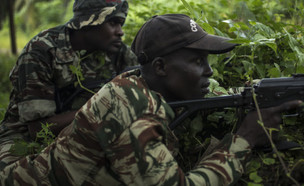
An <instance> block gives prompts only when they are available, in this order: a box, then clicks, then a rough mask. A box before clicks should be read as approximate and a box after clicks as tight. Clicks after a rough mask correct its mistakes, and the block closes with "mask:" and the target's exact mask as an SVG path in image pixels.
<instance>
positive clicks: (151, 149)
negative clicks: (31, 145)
mask: <svg viewBox="0 0 304 186" xmlns="http://www.w3.org/2000/svg"><path fill="white" fill-rule="evenodd" d="M173 118H174V113H173V111H172V109H171V108H170V107H169V105H168V104H166V102H165V101H164V99H163V98H162V96H161V95H160V94H158V93H157V92H154V91H151V90H149V89H148V87H147V85H146V83H145V81H144V80H143V79H142V78H141V77H140V71H139V70H134V71H130V72H126V73H124V74H122V75H120V76H118V77H116V78H115V79H114V80H113V81H112V82H110V83H108V84H106V85H105V86H104V87H103V88H102V89H101V90H100V91H99V92H98V93H97V94H95V95H94V96H93V97H92V98H91V99H90V100H89V101H88V102H87V103H86V104H85V105H84V106H83V107H82V108H81V109H80V110H79V111H78V112H77V114H76V118H75V120H74V121H73V123H72V124H71V125H69V126H68V127H66V128H65V129H64V130H63V131H62V132H61V133H60V134H59V136H58V138H57V139H56V140H55V142H54V143H53V144H51V145H50V146H48V147H47V148H46V149H45V150H44V151H43V152H42V153H41V154H39V155H32V156H27V157H25V158H23V159H21V160H19V161H17V162H15V163H13V164H11V165H9V166H7V167H6V168H5V169H4V170H2V171H1V172H0V180H1V185H6V186H10V185H145V186H148V185H212V186H215V185H228V184H232V183H234V182H235V181H236V180H237V179H238V178H239V177H240V176H241V174H242V173H243V172H244V169H243V165H244V164H245V163H246V161H247V159H248V155H249V154H250V152H251V150H250V149H249V144H248V143H247V141H246V140H244V139H243V138H240V137H238V136H235V135H227V136H225V138H224V139H223V140H222V141H221V142H220V144H219V145H218V146H217V147H216V148H215V150H213V151H212V152H211V153H210V154H209V155H207V156H205V157H204V158H203V159H202V160H200V161H199V162H198V164H197V166H196V167H195V168H193V169H192V170H191V171H189V172H185V173H184V172H183V171H182V170H181V169H180V168H179V166H178V162H176V161H175V159H174V154H176V152H175V151H174V150H175V148H174V147H175V146H176V145H175V144H176V143H177V141H175V140H174V139H175V138H174V135H173V134H172V132H171V131H170V130H169V129H168V123H169V122H170V121H172V119H173Z"/></svg>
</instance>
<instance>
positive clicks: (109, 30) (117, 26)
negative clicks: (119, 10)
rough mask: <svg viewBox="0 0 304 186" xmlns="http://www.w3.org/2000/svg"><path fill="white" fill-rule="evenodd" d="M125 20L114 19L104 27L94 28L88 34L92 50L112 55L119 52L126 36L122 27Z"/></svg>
mask: <svg viewBox="0 0 304 186" xmlns="http://www.w3.org/2000/svg"><path fill="white" fill-rule="evenodd" d="M124 21H125V19H123V18H119V17H114V18H112V19H110V20H108V21H107V22H105V23H103V24H102V25H98V26H94V27H92V28H91V29H90V30H88V32H87V34H86V39H87V42H88V43H89V44H90V47H92V50H102V51H106V52H110V53H115V52H118V51H119V49H120V47H121V45H122V40H121V37H122V36H123V35H124V32H123V31H122V25H123V24H124Z"/></svg>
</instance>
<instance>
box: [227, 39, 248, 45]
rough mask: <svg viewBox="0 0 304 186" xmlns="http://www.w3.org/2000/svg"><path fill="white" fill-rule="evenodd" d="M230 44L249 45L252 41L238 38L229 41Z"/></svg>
mask: <svg viewBox="0 0 304 186" xmlns="http://www.w3.org/2000/svg"><path fill="white" fill-rule="evenodd" d="M229 43H235V44H249V43H250V40H249V39H246V38H237V39H232V40H230V41H229Z"/></svg>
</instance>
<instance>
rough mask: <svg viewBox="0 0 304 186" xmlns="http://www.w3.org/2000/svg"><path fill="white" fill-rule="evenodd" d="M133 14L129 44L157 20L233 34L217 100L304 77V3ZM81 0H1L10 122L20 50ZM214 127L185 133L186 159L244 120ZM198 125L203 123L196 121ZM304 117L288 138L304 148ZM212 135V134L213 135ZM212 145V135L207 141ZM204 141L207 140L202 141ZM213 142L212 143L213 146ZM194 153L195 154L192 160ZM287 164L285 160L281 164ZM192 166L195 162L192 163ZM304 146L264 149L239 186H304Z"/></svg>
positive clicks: (218, 4) (0, 72) (193, 0)
mask: <svg viewBox="0 0 304 186" xmlns="http://www.w3.org/2000/svg"><path fill="white" fill-rule="evenodd" d="M128 2H129V6H130V10H129V15H128V18H127V20H126V23H125V25H124V27H123V29H124V32H125V36H124V38H123V40H124V42H125V43H126V44H128V45H131V43H132V40H133V38H134V36H135V34H136V32H137V31H138V30H139V28H140V27H141V25H142V24H143V23H144V22H145V21H146V20H148V19H149V18H150V17H152V16H153V15H156V14H158V15H160V14H165V13H183V14H187V15H189V16H190V17H192V18H193V19H194V20H195V21H196V22H197V23H198V24H200V25H201V26H202V27H203V28H204V29H205V30H206V31H207V32H208V33H210V34H215V35H221V36H228V37H231V38H233V39H235V40H234V42H236V43H239V44H240V46H239V47H237V48H236V49H235V50H234V51H232V52H231V53H229V55H213V56H210V57H209V62H210V64H211V66H212V68H213V69H214V75H213V77H212V78H213V81H212V84H211V86H210V88H211V90H212V91H211V94H210V96H218V95H223V94H229V93H231V92H232V91H234V92H235V90H237V89H231V88H234V87H242V86H244V83H245V82H246V81H249V82H252V81H253V80H255V79H261V78H267V77H282V76H291V74H294V73H304V47H303V46H304V45H303V44H304V37H303V34H304V29H303V24H304V2H303V0H288V1H286V0H217V1H212V0H166V1H164V0H151V1H143V0H128ZM10 3H11V4H13V6H12V7H13V10H14V14H13V16H14V23H15V29H16V49H17V51H16V54H13V52H12V49H11V48H12V43H11V41H10V29H9V28H10V24H9V23H10V22H9V14H8V13H9V8H8V5H9V4H10ZM72 6H73V0H1V6H0V85H1V86H0V121H1V120H2V119H3V116H4V113H5V110H6V108H7V104H8V102H9V93H10V90H11V85H10V82H9V72H10V70H11V68H12V67H13V65H14V64H15V62H16V59H17V57H18V53H19V52H20V51H21V50H22V48H23V47H24V46H25V44H26V43H27V42H28V41H29V40H30V39H31V38H32V37H33V36H35V35H36V34H37V33H38V32H40V31H42V30H44V29H48V28H50V27H53V26H56V25H59V24H64V23H65V22H66V21H68V20H69V19H70V18H71V17H72V16H73V13H72ZM209 115H210V117H208V123H211V125H210V126H207V127H205V128H204V129H203V128H202V127H201V124H200V123H201V122H199V125H195V124H194V125H192V126H190V128H191V130H187V131H188V132H185V133H184V135H183V136H181V144H182V147H183V149H184V153H185V154H186V157H190V155H189V154H187V153H188V150H189V149H192V148H193V147H194V146H197V145H203V144H204V143H202V142H201V141H202V140H203V139H206V138H205V136H204V135H202V131H206V130H205V129H206V128H208V127H210V128H212V127H213V128H222V129H226V130H230V131H232V130H233V129H234V128H235V125H236V123H237V120H238V118H239V115H237V114H236V113H235V110H233V109H226V110H224V111H216V112H214V113H212V114H209ZM194 123H195V122H194ZM302 123H303V117H297V118H291V119H287V120H284V123H283V125H282V128H283V129H284V133H283V134H282V135H283V136H284V137H286V138H287V139H288V140H292V141H295V142H297V143H299V144H301V145H303V144H304V137H303V132H304V129H303V128H304V127H303V126H302V125H303V124H302ZM209 137H210V136H209ZM207 139H208V140H210V138H207ZM198 141H200V142H199V143H198ZM206 143H207V142H206ZM188 155H189V156H188ZM281 160H283V162H282V161H281ZM183 161H184V162H185V163H184V165H183V166H184V167H185V168H191V166H192V159H191V160H190V159H187V158H184V159H183ZM303 161H304V159H303V149H302V150H301V149H300V150H294V151H287V152H280V153H264V152H257V153H256V154H255V157H254V158H253V160H252V161H251V162H250V164H249V165H248V167H247V170H246V175H245V176H244V177H243V178H242V179H241V181H239V182H238V184H237V185H292V184H294V185H301V184H302V185H303V183H304V180H303V179H304V177H303V172H304V168H303V167H304V166H303Z"/></svg>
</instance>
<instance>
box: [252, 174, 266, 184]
mask: <svg viewBox="0 0 304 186" xmlns="http://www.w3.org/2000/svg"><path fill="white" fill-rule="evenodd" d="M249 178H250V180H252V181H253V182H254V183H261V182H262V181H263V179H262V178H261V177H260V176H259V175H258V173H257V172H252V173H250V174H249Z"/></svg>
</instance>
